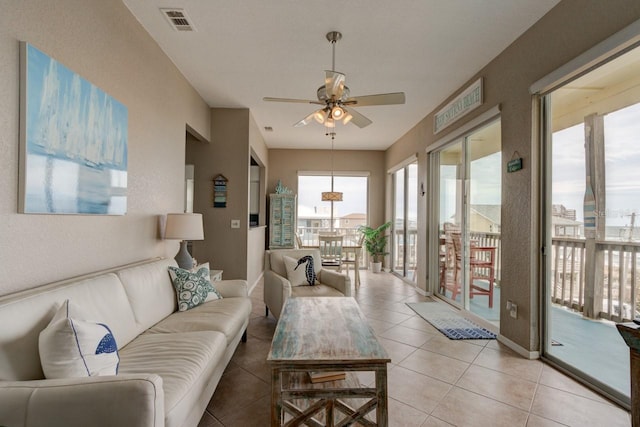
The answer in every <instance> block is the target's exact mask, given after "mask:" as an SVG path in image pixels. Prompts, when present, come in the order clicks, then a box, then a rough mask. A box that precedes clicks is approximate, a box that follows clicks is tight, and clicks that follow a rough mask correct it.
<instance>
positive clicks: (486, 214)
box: [469, 205, 501, 233]
mask: <svg viewBox="0 0 640 427" xmlns="http://www.w3.org/2000/svg"><path fill="white" fill-rule="evenodd" d="M500 208H501V205H471V217H470V221H471V222H470V224H469V225H470V230H471V231H474V232H482V233H500Z"/></svg>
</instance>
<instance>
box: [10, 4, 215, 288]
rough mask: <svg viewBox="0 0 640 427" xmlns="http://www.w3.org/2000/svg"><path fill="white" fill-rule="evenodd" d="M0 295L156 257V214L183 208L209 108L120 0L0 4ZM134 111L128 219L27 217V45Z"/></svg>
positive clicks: (161, 245) (166, 249)
mask: <svg viewBox="0 0 640 427" xmlns="http://www.w3.org/2000/svg"><path fill="white" fill-rule="evenodd" d="M0 6H2V11H3V12H2V14H0V28H1V29H2V30H1V31H0V64H1V65H0V77H1V78H0V194H2V197H1V198H0V224H2V226H0V242H2V245H1V246H0V267H1V268H2V271H3V276H4V277H5V278H9V277H10V278H11V280H8V279H5V280H2V281H0V294H6V293H11V292H14V291H18V290H21V289H25V288H30V287H34V286H37V285H40V284H43V283H48V282H51V281H54V280H57V279H62V278H66V277H70V276H74V275H80V274H83V273H88V272H92V271H95V270H99V269H104V268H108V267H113V266H117V265H122V264H126V263H129V262H133V261H137V260H141V259H146V258H150V257H156V256H173V254H174V253H175V252H177V250H178V244H177V242H175V241H170V242H167V243H166V244H165V242H163V241H162V240H160V238H159V231H158V230H159V227H158V223H159V221H158V217H159V215H164V214H166V213H167V212H181V211H182V210H183V191H184V190H183V185H184V183H183V180H184V156H185V152H184V147H185V127H186V125H187V124H188V125H189V126H190V127H191V128H193V129H194V130H195V131H197V132H198V133H199V134H200V135H203V136H204V137H205V138H208V137H209V135H210V116H209V108H208V107H207V105H206V104H205V103H204V101H203V100H202V99H201V98H200V96H199V95H198V94H197V93H196V92H195V91H194V90H193V88H192V87H191V86H190V85H189V84H188V82H187V81H186V80H185V79H184V77H183V76H182V75H181V74H180V73H179V72H178V70H177V69H176V67H175V66H174V65H173V63H172V62H171V61H170V60H169V59H168V58H167V57H166V56H165V55H164V53H163V52H162V51H161V50H160V48H159V47H158V45H157V44H156V43H155V42H154V41H153V40H152V39H151V38H150V37H149V35H148V34H147V33H146V32H145V30H144V29H143V28H142V27H141V26H140V24H139V23H138V22H137V21H136V19H135V18H134V17H133V16H131V14H130V13H129V11H128V10H127V9H126V7H125V6H124V5H123V4H122V2H121V1H119V0H103V1H89V2H85V1H71V0H58V1H55V2H45V1H38V0H21V1H19V2H16V1H7V0H1V1H0ZM21 40H24V41H27V42H29V43H31V44H33V45H34V46H35V47H37V48H39V49H40V50H42V51H44V52H45V53H47V54H48V55H49V56H51V57H53V58H55V59H57V60H58V61H60V62H61V63H62V64H64V65H65V66H67V67H68V68H70V69H71V70H73V71H75V72H77V73H78V74H80V75H81V76H83V77H84V78H85V79H87V80H89V81H90V82H92V83H93V84H95V85H96V86H98V87H100V88H101V89H102V90H104V91H105V92H106V93H108V94H109V95H111V96H113V97H114V98H116V99H118V100H119V101H120V102H121V103H123V104H124V105H125V106H126V107H127V108H128V113H129V138H128V190H127V202H128V209H127V211H128V212H127V214H126V215H124V216H96V215H91V216H89V215H24V214H18V213H17V206H18V191H17V188H18V138H19V135H18V126H19V114H18V111H19V90H18V85H19V82H20V79H19V65H18V61H19V43H18V42H19V41H21Z"/></svg>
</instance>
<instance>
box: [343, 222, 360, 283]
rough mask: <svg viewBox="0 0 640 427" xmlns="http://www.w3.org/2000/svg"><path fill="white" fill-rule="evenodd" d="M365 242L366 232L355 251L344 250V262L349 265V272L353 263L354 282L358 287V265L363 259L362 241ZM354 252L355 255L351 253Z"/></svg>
mask: <svg viewBox="0 0 640 427" xmlns="http://www.w3.org/2000/svg"><path fill="white" fill-rule="evenodd" d="M363 242H364V234H361V235H360V238H359V239H358V242H357V243H356V246H357V247H356V248H355V249H354V250H353V251H347V250H344V251H343V253H344V256H343V257H342V263H343V264H344V265H345V266H346V267H347V273H346V274H349V265H353V270H354V282H355V285H356V288H358V287H359V286H360V266H359V265H358V264H359V263H360V261H361V260H362V243H363ZM351 254H353V257H351V256H350V255H351Z"/></svg>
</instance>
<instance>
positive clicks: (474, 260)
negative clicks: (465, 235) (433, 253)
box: [440, 232, 496, 308]
mask: <svg viewBox="0 0 640 427" xmlns="http://www.w3.org/2000/svg"><path fill="white" fill-rule="evenodd" d="M451 246H452V247H453V251H451ZM469 250H470V254H469V297H470V298H473V297H474V296H475V295H484V296H487V297H489V304H488V305H489V308H493V287H494V285H495V254H496V248H495V247H493V246H477V245H475V244H473V242H472V244H471V245H470V247H469ZM452 253H453V256H452V255H451V254H452ZM452 261H453V262H452ZM440 262H441V265H440V268H441V271H440V291H441V292H442V293H444V292H445V291H446V290H448V291H450V292H451V299H453V300H455V299H456V298H457V296H458V294H459V293H460V292H461V283H460V281H461V278H462V275H461V274H460V273H461V271H462V265H463V260H462V238H461V234H460V233H458V232H449V233H447V235H446V236H445V253H444V255H441V261H440ZM451 264H454V267H453V269H452V270H453V271H452V272H450V273H449V274H447V270H448V268H447V267H448V266H451ZM449 269H450V270H451V268H449ZM476 281H485V282H487V285H486V287H485V286H484V285H483V284H482V283H480V282H476Z"/></svg>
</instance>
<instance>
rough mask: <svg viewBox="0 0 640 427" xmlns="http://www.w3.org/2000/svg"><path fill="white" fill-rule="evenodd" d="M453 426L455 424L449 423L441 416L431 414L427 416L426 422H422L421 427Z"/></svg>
mask: <svg viewBox="0 0 640 427" xmlns="http://www.w3.org/2000/svg"><path fill="white" fill-rule="evenodd" d="M451 426H453V424H449V423H448V422H446V421H442V420H441V419H439V418H436V417H434V416H430V417H429V418H427V421H425V422H424V424H422V426H421V427H451Z"/></svg>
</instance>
